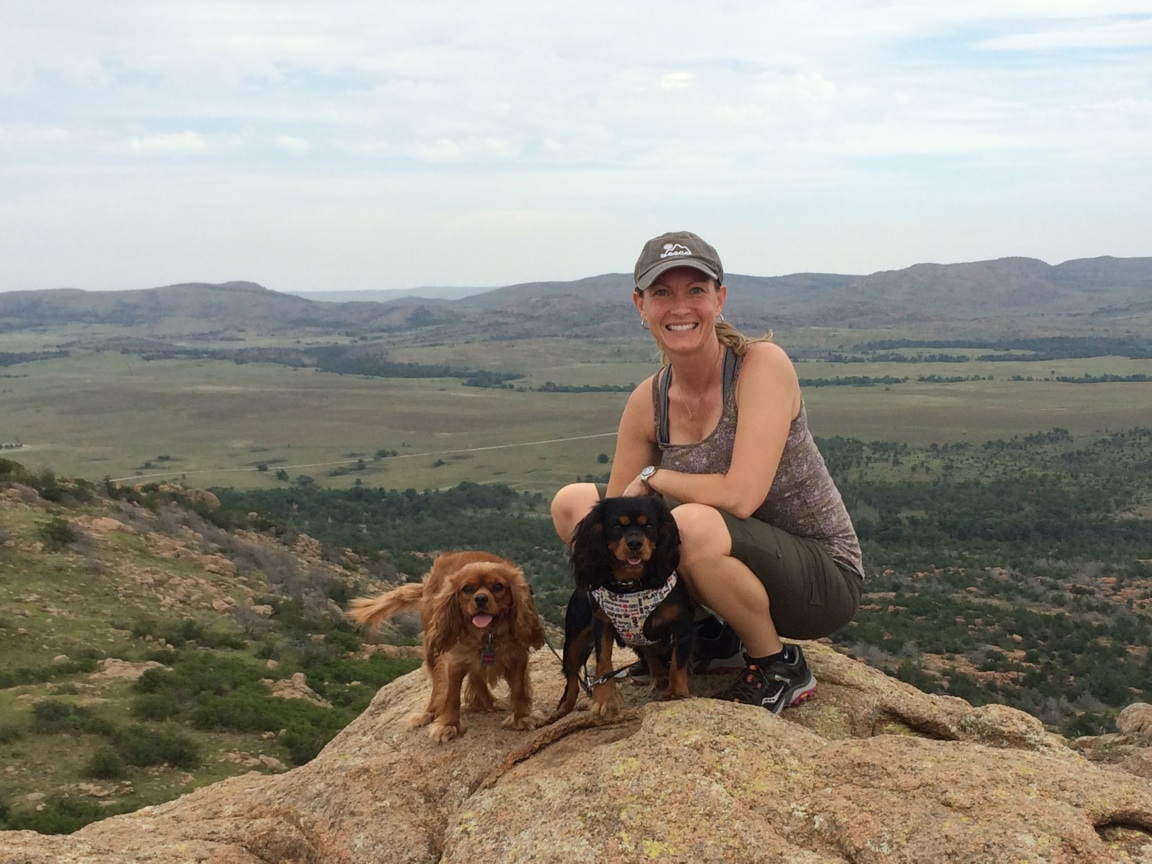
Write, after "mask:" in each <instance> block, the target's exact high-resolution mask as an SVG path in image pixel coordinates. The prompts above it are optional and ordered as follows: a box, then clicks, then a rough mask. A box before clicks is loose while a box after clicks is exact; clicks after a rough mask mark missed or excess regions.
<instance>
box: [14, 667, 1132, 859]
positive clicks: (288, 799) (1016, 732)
mask: <svg viewBox="0 0 1152 864" xmlns="http://www.w3.org/2000/svg"><path fill="white" fill-rule="evenodd" d="M805 648H806V651H807V652H808V653H809V659H810V662H811V664H812V666H813V668H814V671H815V674H816V677H817V679H818V681H819V689H818V694H817V697H816V698H815V699H813V700H811V701H810V702H809V703H807V704H805V705H803V706H800V707H798V708H794V709H790V710H789V711H787V712H785V714H784V715H782V716H780V717H777V716H774V715H771V714H769V713H767V712H765V711H763V710H761V709H758V708H754V707H750V706H741V705H734V704H728V703H721V702H718V701H715V700H712V699H708V698H692V699H689V700H687V701H683V702H675V703H663V702H658V701H652V696H651V692H650V691H648V690H647V689H641V688H637V687H628V688H627V689H626V692H625V702H626V710H625V711H624V713H623V714H622V715H621V716H620V717H619V718H618V719H617V720H616V721H615V722H611V723H606V724H605V723H597V722H594V721H592V719H591V718H590V714H589V712H586V711H584V712H577V713H575V714H573V715H569V717H567V718H565V719H564V720H562V721H560V722H559V723H557V724H555V725H551V726H545V727H543V728H541V729H539V730H536V731H534V732H527V733H524V732H514V731H510V730H505V729H503V728H502V726H501V720H502V718H501V716H500V715H499V714H495V715H480V716H473V717H472V718H471V721H470V728H469V730H468V731H467V733H466V734H465V735H464V736H463V737H461V738H459V739H457V740H455V741H453V742H450V743H449V744H445V745H440V744H435V743H433V742H432V741H431V740H430V739H429V737H428V736H427V735H426V734H425V732H424V731H423V730H416V731H410V730H408V729H407V727H406V722H405V716H406V715H407V714H408V713H409V712H411V711H412V710H414V709H415V708H417V707H420V706H421V705H422V704H423V702H424V700H425V699H426V697H427V689H428V686H429V685H428V683H427V681H426V680H425V678H424V677H423V676H422V675H421V674H420V673H419V672H414V673H411V674H409V675H406V676H404V677H403V678H401V679H399V680H397V681H395V682H393V683H392V684H390V685H388V686H386V687H385V688H383V689H382V690H381V691H380V692H379V694H378V695H377V696H376V698H375V699H374V700H373V702H372V704H371V705H370V706H369V708H368V709H367V710H366V711H365V712H364V713H363V714H362V715H361V716H360V717H359V718H357V720H356V721H355V722H354V723H352V724H351V725H350V726H348V727H347V728H346V729H345V730H344V731H343V732H342V733H341V734H340V735H339V736H337V738H336V739H335V740H333V741H332V742H331V743H330V744H329V745H328V746H327V747H326V748H325V749H324V751H323V752H322V753H321V754H320V755H319V756H318V757H317V758H316V759H314V760H312V761H311V762H310V763H308V764H307V765H305V766H303V767H300V768H297V769H295V770H292V771H289V772H286V773H282V774H278V775H275V776H262V775H259V774H247V775H245V776H242V777H237V778H233V779H230V780H226V781H223V782H221V783H217V784H215V785H212V786H209V787H207V788H204V789H200V790H198V791H196V792H194V793H192V794H189V795H187V796H184V797H182V798H180V799H179V800H176V801H173V802H171V803H169V804H165V805H162V806H158V807H152V808H148V809H147V810H143V811H140V812H137V813H132V814H128V815H123V816H117V817H112V818H109V819H106V820H104V821H101V822H98V823H95V824H92V825H89V826H87V827H86V828H83V829H82V830H80V831H78V832H76V833H75V834H73V835H71V836H67V837H47V836H43V835H40V834H36V833H33V832H27V831H23V832H9V833H6V834H0V862H3V864H17V862H19V864H80V862H83V864H140V862H145V861H148V862H155V861H164V862H166V864H184V862H188V864H191V862H203V861H213V862H221V864H223V862H229V864H258V862H264V864H273V862H277V864H288V862H309V864H336V862H341V864H345V862H356V864H369V862H389V864H392V862H407V864H416V862H427V864H433V862H440V864H447V862H493V864H495V862H500V864H513V862H535V864H545V862H556V864H571V862H573V861H586V862H598V864H617V862H620V864H623V862H629V864H631V862H636V864H640V862H651V861H669V862H715V864H728V862H736V861H739V862H755V861H763V862H769V861H791V862H806V864H841V862H843V864H847V862H855V864H872V862H876V864H879V862H894V861H900V862H932V864H940V862H990V864H991V862H1019V861H1028V862H1037V864H1038V862H1049V864H1057V862H1059V864H1072V862H1082V864H1124V862H1147V861H1149V860H1152V785H1150V783H1149V777H1150V776H1152V706H1149V705H1138V706H1134V707H1132V708H1130V709H1128V710H1127V711H1125V713H1124V714H1123V715H1122V717H1121V729H1120V731H1119V732H1118V733H1117V734H1116V735H1113V736H1109V738H1108V740H1106V741H1101V740H1094V741H1092V742H1068V741H1065V740H1062V739H1060V738H1056V737H1054V736H1052V735H1050V734H1048V733H1046V732H1045V731H1044V729H1043V727H1042V726H1041V725H1040V724H1039V723H1038V722H1037V721H1036V720H1034V719H1033V718H1031V717H1030V716H1028V715H1026V714H1022V713H1020V712H1017V711H1014V710H1012V709H1008V708H1003V707H1002V706H995V705H992V706H985V707H983V708H979V709H973V708H972V707H971V706H970V705H968V703H966V702H964V701H962V700H960V699H956V698H952V697H942V696H927V695H925V694H923V693H921V692H920V691H918V690H915V689H914V688H912V687H910V686H908V685H905V684H901V683H899V682H896V681H894V680H892V679H890V678H887V677H886V676H884V675H882V674H880V673H878V672H876V671H875V670H873V669H871V668H869V667H867V666H865V665H863V664H861V663H859V662H856V661H853V660H850V659H848V658H846V657H844V656H842V655H840V654H838V653H836V652H835V651H833V650H831V649H830V648H828V647H827V646H824V645H820V644H809V645H806V646H805ZM531 671H532V674H533V677H534V680H535V682H536V688H537V702H538V704H539V705H541V706H547V705H550V704H554V703H555V701H556V699H557V697H558V695H559V692H560V689H561V678H560V675H559V673H558V670H557V667H556V660H555V658H554V657H552V655H551V654H549V653H548V652H547V651H546V650H545V651H540V652H537V654H536V655H535V657H534V659H533V663H532V670H531ZM720 681H722V679H720ZM693 686H694V689H695V696H696V697H706V696H707V695H708V693H710V692H712V691H713V690H714V689H715V688H716V687H717V686H719V681H717V680H712V679H696V680H695V681H694V684H693ZM1085 753H1087V754H1089V755H1090V756H1092V757H1094V759H1095V760H1098V761H1094V759H1090V758H1086V756H1085V755H1084V754H1085ZM1113 763H1118V764H1113Z"/></svg>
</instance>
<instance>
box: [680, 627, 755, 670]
mask: <svg viewBox="0 0 1152 864" xmlns="http://www.w3.org/2000/svg"><path fill="white" fill-rule="evenodd" d="M743 668H744V646H743V645H741V644H740V637H739V636H737V635H736V631H735V630H733V629H732V628H731V627H729V626H728V624H727V623H726V622H724V621H721V620H720V619H718V618H714V617H712V616H711V615H709V616H708V617H707V618H704V619H702V620H700V621H698V622H696V646H695V648H694V649H693V652H692V674H693V675H724V674H727V673H729V672H739V671H740V670H741V669H743Z"/></svg>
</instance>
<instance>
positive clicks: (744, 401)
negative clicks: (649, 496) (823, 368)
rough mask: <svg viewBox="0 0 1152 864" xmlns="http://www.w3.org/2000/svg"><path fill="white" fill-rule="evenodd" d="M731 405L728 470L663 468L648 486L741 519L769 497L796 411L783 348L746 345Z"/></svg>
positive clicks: (796, 388)
mask: <svg viewBox="0 0 1152 864" xmlns="http://www.w3.org/2000/svg"><path fill="white" fill-rule="evenodd" d="M649 402H651V399H649ZM736 405H737V409H738V412H739V413H738V419H737V424H736V442H735V444H734V446H733V448H732V462H731V465H730V466H729V468H728V473H727V474H685V473H682V472H679V471H671V470H668V469H664V468H662V469H660V470H659V471H657V472H656V473H655V474H654V475H653V476H652V479H651V480H650V481H649V486H650V487H651V488H652V489H654V490H655V491H657V492H660V493H662V494H664V495H668V496H670V497H672V498H675V499H677V500H678V501H683V502H696V503H699V504H708V505H710V506H712V507H716V508H718V509H720V510H725V511H727V512H729V513H731V514H733V515H734V516H739V517H740V518H747V517H748V516H750V515H752V513H753V512H754V511H755V510H756V508H757V507H759V506H760V505H761V504H762V503H763V502H764V499H765V498H766V497H768V490H769V489H771V488H772V481H773V480H774V479H775V477H776V469H777V467H779V465H780V457H781V456H782V455H783V453H784V444H785V443H786V442H787V440H788V431H789V429H790V428H791V425H792V421H793V420H794V419H795V418H796V416H797V415H798V414H799V413H800V382H799V381H798V380H797V378H796V370H795V369H794V368H793V366H792V361H791V360H790V359H789V358H788V355H787V354H786V353H784V350H783V349H782V348H780V347H779V346H778V345H775V344H773V343H771V342H757V343H754V344H753V345H751V346H750V347H749V349H748V353H747V354H745V355H744V360H743V362H742V364H741V369H740V380H739V382H738V383H737V388H736ZM645 464H647V463H645ZM643 467H644V466H643V465H641V466H640V468H643ZM638 472H639V469H637V473H638ZM613 476H615V471H614V472H613ZM632 476H633V477H635V476H636V475H635V474H633V475H632ZM634 483H635V485H634V486H630V487H629V490H628V491H629V492H632V491H633V489H635V488H639V481H634Z"/></svg>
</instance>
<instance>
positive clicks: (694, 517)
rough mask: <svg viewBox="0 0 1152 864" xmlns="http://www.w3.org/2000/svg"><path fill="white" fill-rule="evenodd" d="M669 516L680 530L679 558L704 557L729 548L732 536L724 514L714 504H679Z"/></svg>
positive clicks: (726, 553)
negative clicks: (712, 505)
mask: <svg viewBox="0 0 1152 864" xmlns="http://www.w3.org/2000/svg"><path fill="white" fill-rule="evenodd" d="M672 516H673V518H674V519H675V520H676V527H677V529H679V531H680V554H681V557H682V558H687V559H689V560H691V559H693V558H700V557H703V558H707V557H713V556H718V555H728V554H730V553H731V552H732V538H731V536H730V535H729V534H728V526H727V525H725V524H724V517H723V516H721V515H720V511H719V510H717V509H716V508H715V507H710V506H708V505H707V504H680V505H678V506H677V507H675V508H673V510H672Z"/></svg>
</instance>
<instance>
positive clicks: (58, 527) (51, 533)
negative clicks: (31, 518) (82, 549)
mask: <svg viewBox="0 0 1152 864" xmlns="http://www.w3.org/2000/svg"><path fill="white" fill-rule="evenodd" d="M36 537H37V538H38V539H39V540H40V541H41V542H42V543H43V544H44V548H46V549H48V550H49V551H52V552H58V551H60V550H61V549H64V548H65V547H67V546H70V545H72V544H73V543H75V542H76V541H77V540H79V539H80V536H79V535H78V534H77V533H76V531H75V529H74V528H73V527H72V526H71V525H70V524H69V523H68V520H67V519H65V518H64V517H63V516H53V517H52V518H51V519H49V520H47V521H46V522H41V523H39V524H38V525H37V526H36Z"/></svg>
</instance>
